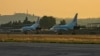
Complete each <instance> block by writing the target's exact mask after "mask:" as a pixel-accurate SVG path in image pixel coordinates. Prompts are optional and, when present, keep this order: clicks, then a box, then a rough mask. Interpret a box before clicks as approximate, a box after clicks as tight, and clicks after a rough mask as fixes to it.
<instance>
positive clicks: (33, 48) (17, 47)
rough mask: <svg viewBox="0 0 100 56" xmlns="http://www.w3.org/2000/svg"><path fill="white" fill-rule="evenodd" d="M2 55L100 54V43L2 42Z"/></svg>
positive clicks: (73, 55)
mask: <svg viewBox="0 0 100 56" xmlns="http://www.w3.org/2000/svg"><path fill="white" fill-rule="evenodd" d="M0 56H100V45H99V44H58V43H17V42H0Z"/></svg>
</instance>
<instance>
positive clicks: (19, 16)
mask: <svg viewBox="0 0 100 56" xmlns="http://www.w3.org/2000/svg"><path fill="white" fill-rule="evenodd" d="M26 16H27V17H28V19H29V20H30V21H35V20H36V19H37V17H39V16H35V15H30V14H25V13H15V14H14V15H0V24H4V23H7V22H9V21H18V20H21V21H23V20H24V19H25V18H26ZM72 19H73V18H66V19H65V20H66V22H67V23H68V22H70V21H71V20H72ZM60 20H62V18H61V19H59V18H56V22H57V24H59V22H60ZM88 23H100V18H87V19H78V24H80V25H86V24H88Z"/></svg>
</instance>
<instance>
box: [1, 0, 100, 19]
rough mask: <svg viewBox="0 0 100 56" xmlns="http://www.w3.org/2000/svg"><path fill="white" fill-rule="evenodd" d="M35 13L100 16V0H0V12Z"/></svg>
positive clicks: (40, 14) (86, 16) (58, 15)
mask: <svg viewBox="0 0 100 56" xmlns="http://www.w3.org/2000/svg"><path fill="white" fill-rule="evenodd" d="M27 10H28V13H29V14H35V15H37V16H44V15H47V16H54V17H59V18H66V17H73V16H74V15H75V13H78V14H79V18H91V17H100V0H0V14H1V15H9V14H14V13H26V11H27Z"/></svg>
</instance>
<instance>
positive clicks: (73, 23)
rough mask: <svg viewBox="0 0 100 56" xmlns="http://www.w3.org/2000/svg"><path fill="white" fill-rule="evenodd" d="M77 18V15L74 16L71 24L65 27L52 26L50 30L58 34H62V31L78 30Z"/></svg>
mask: <svg viewBox="0 0 100 56" xmlns="http://www.w3.org/2000/svg"><path fill="white" fill-rule="evenodd" d="M77 16H78V13H76V14H75V16H74V19H73V21H72V22H70V23H68V24H65V25H54V26H53V27H51V28H50V30H51V31H54V32H56V33H59V34H60V33H62V32H61V31H62V30H63V31H69V30H74V29H79V27H78V26H77Z"/></svg>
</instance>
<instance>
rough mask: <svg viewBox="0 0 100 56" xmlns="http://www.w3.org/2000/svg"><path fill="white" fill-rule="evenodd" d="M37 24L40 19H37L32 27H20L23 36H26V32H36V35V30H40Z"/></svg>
mask: <svg viewBox="0 0 100 56" xmlns="http://www.w3.org/2000/svg"><path fill="white" fill-rule="evenodd" d="M39 22H40V19H39V18H38V19H37V21H36V22H35V23H34V24H33V25H31V26H24V27H22V32H23V33H24V34H27V33H28V32H32V31H36V33H38V30H41V28H40V24H39Z"/></svg>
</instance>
